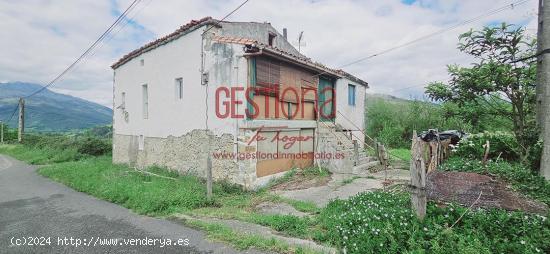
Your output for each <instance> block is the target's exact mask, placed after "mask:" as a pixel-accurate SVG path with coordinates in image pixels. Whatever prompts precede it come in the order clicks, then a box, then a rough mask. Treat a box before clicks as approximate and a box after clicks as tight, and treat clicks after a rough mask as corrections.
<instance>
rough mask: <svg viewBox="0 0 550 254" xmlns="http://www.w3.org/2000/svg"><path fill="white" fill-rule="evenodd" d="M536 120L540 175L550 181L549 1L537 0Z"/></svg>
mask: <svg viewBox="0 0 550 254" xmlns="http://www.w3.org/2000/svg"><path fill="white" fill-rule="evenodd" d="M537 43H538V44H537V114H538V116H537V120H538V122H539V126H540V127H541V131H542V133H541V137H542V140H543V149H542V157H541V162H540V174H541V176H543V177H544V178H546V180H550V117H548V116H546V115H547V114H548V113H550V0H539V20H538V33H537Z"/></svg>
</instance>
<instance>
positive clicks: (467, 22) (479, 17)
mask: <svg viewBox="0 0 550 254" xmlns="http://www.w3.org/2000/svg"><path fill="white" fill-rule="evenodd" d="M527 2H529V0H521V1H516V2H513V3H511V4H507V5H505V6H502V7H500V8H497V9H494V10H491V11H489V12H486V13H484V14H481V15H479V16H477V17H474V18H472V19H469V20H466V21H462V22H460V23H458V24H455V25H452V26H450V27H447V28H444V29H441V30H439V31H436V32H433V33H431V34H427V35H424V36H422V37H419V38H416V39H414V40H412V41H409V42H406V43H403V44H400V45H397V46H394V47H392V48H389V49H386V50H383V51H380V52H378V53H375V54H372V55H369V56H367V57H364V58H360V59H358V60H355V61H353V62H350V63H347V64H344V65H342V66H340V67H338V68H343V67H347V66H350V65H353V64H356V63H359V62H362V61H365V60H367V59H370V58H374V57H377V56H380V55H383V54H386V53H389V52H391V51H394V50H397V49H400V48H403V47H407V46H409V45H412V44H415V43H417V42H419V41H423V40H425V39H428V38H430V37H433V36H436V35H439V34H442V33H445V32H448V31H451V30H453V29H455V28H458V27H460V26H463V25H466V24H469V23H472V22H475V21H478V20H480V19H482V18H485V17H487V16H491V15H494V14H497V13H499V12H501V11H505V10H507V9H510V8H512V9H513V8H514V7H515V6H518V5H521V4H524V3H527Z"/></svg>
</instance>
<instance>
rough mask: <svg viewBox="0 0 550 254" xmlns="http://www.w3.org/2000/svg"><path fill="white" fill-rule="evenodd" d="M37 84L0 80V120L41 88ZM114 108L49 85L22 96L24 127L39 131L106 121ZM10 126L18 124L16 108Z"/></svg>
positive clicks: (63, 130)
mask: <svg viewBox="0 0 550 254" xmlns="http://www.w3.org/2000/svg"><path fill="white" fill-rule="evenodd" d="M41 88H42V86H41V85H38V84H32V83H25V82H9V83H0V120H1V121H4V122H6V121H8V119H9V118H10V117H11V115H12V113H14V112H15V109H16V107H17V105H18V101H19V98H20V97H25V96H27V95H29V94H32V93H33V92H35V91H38V90H39V89H41ZM112 115H113V111H112V110H111V109H110V108H108V107H105V106H103V105H100V104H97V103H94V102H91V101H87V100H84V99H81V98H77V97H73V96H70V95H66V94H60V93H56V92H53V91H51V90H49V89H45V90H44V91H42V92H40V93H37V94H36V95H34V96H32V97H29V98H26V99H25V130H26V131H38V132H68V131H78V130H83V129H88V128H92V127H95V126H101V125H109V124H111V122H112ZM7 124H8V125H9V126H10V127H16V126H17V112H15V114H14V116H13V117H12V119H11V121H9V122H8V123H7Z"/></svg>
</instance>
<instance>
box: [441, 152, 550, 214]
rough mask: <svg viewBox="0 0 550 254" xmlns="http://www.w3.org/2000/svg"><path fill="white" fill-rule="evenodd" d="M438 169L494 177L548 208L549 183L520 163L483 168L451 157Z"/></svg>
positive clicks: (494, 163)
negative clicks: (487, 174) (485, 174)
mask: <svg viewBox="0 0 550 254" xmlns="http://www.w3.org/2000/svg"><path fill="white" fill-rule="evenodd" d="M440 169H442V170H447V171H462V172H475V173H482V174H484V173H489V174H492V175H496V176H498V177H500V178H501V179H502V180H504V181H506V182H507V183H509V184H511V186H512V188H513V189H514V190H516V191H518V192H521V193H523V194H525V195H527V196H529V197H531V198H533V199H537V200H539V201H541V202H543V203H546V204H547V205H549V206H550V182H548V181H546V180H545V179H544V178H543V177H541V176H539V175H537V174H535V173H533V172H532V171H531V170H530V169H529V168H527V167H525V166H523V165H521V164H520V163H510V162H507V161H498V162H495V161H489V162H488V163H487V165H485V166H484V165H483V164H482V163H481V161H478V160H470V159H465V158H460V157H452V158H450V159H449V160H447V161H446V162H445V163H444V164H443V165H441V167H440Z"/></svg>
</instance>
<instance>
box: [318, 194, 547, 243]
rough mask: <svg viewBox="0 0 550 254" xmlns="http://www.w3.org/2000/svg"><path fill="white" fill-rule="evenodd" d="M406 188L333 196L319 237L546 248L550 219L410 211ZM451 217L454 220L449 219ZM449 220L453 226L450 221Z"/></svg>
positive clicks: (455, 209) (432, 208)
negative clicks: (419, 215)
mask: <svg viewBox="0 0 550 254" xmlns="http://www.w3.org/2000/svg"><path fill="white" fill-rule="evenodd" d="M409 202H410V198H409V196H408V194H403V193H398V194H392V193H385V192H371V193H364V194H359V195H357V196H355V197H352V198H350V199H349V200H347V201H341V200H337V201H333V202H331V203H330V204H329V205H328V206H327V208H326V209H324V210H323V211H322V212H321V214H320V216H319V217H320V221H321V224H322V225H323V227H324V228H325V229H326V230H327V231H326V234H325V236H324V237H325V238H324V240H326V241H328V242H330V243H332V244H334V245H336V246H339V247H340V248H342V249H345V250H346V253H548V251H550V242H548V241H547V240H546V239H548V238H549V237H550V221H549V220H548V219H546V217H542V216H539V215H528V214H524V213H520V212H507V211H502V210H475V211H471V212H470V213H466V214H465V215H464V217H462V218H461V219H459V218H460V216H461V215H462V214H464V213H465V212H466V208H464V207H461V206H457V205H449V206H446V207H438V206H436V204H434V203H430V204H429V205H428V210H427V215H426V218H425V220H424V221H419V220H417V219H416V216H414V215H413V212H412V211H411V209H410V208H409V207H410V204H409ZM455 222H456V225H454V224H455ZM453 225H454V226H453Z"/></svg>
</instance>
